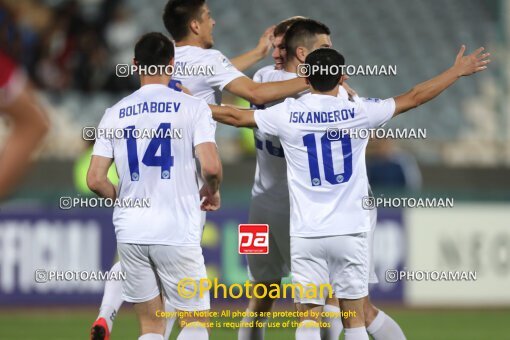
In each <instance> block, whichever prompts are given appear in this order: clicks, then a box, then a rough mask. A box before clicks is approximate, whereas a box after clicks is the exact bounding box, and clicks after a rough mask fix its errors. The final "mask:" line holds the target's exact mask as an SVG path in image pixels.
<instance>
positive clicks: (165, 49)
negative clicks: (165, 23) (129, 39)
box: [135, 32, 175, 66]
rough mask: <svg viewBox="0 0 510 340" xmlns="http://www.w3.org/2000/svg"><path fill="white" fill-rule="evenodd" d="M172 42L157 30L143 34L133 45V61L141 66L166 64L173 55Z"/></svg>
mask: <svg viewBox="0 0 510 340" xmlns="http://www.w3.org/2000/svg"><path fill="white" fill-rule="evenodd" d="M174 53H175V52H174V44H173V43H172V41H171V40H170V39H168V37H167V36H165V35H164V34H161V33H159V32H151V33H147V34H144V35H143V36H142V37H141V38H140V39H139V40H138V42H137V43H136V45H135V63H136V64H137V65H141V66H152V65H168V62H169V61H170V59H172V58H173V57H174Z"/></svg>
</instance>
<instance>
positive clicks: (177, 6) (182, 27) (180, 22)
mask: <svg viewBox="0 0 510 340" xmlns="http://www.w3.org/2000/svg"><path fill="white" fill-rule="evenodd" d="M204 4H205V0H169V1H168V2H167V4H166V6H165V11H164V12H163V23H164V24H165V27H166V29H167V30H168V33H170V34H171V35H172V37H173V38H174V40H175V41H181V40H182V39H184V38H185V37H186V36H187V35H188V33H189V23H190V22H191V21H192V20H195V19H196V20H200V14H201V12H200V9H201V8H202V6H203V5H204Z"/></svg>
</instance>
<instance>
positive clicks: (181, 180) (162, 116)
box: [93, 84, 215, 246]
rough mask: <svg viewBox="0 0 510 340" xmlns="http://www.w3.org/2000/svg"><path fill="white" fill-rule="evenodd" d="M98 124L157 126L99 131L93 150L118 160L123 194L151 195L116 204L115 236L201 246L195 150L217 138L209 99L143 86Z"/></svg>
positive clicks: (106, 126)
mask: <svg viewBox="0 0 510 340" xmlns="http://www.w3.org/2000/svg"><path fill="white" fill-rule="evenodd" d="M99 128H100V129H114V130H118V129H123V130H124V131H127V130H130V129H136V130H138V131H139V132H143V133H148V132H151V131H155V132H152V133H153V134H154V136H149V137H147V138H130V134H128V133H125V135H124V136H123V137H124V138H108V137H110V136H101V135H98V139H97V140H96V143H95V145H94V151H93V154H94V155H97V156H103V157H108V158H113V159H114V162H115V166H116V167H117V172H118V175H119V192H118V197H119V198H120V199H123V198H134V199H144V198H148V199H150V207H148V208H147V207H136V208H133V207H115V209H114V212H113V224H114V226H115V233H116V235H117V241H118V242H120V243H135V244H164V245H179V246H188V245H189V246H199V245H200V240H201V238H202V226H203V221H202V214H201V210H200V197H199V188H198V185H197V180H196V163H195V159H194V155H193V152H194V146H196V145H198V144H201V143H206V142H210V143H215V139H214V134H215V123H214V121H213V120H212V114H211V110H210V109H209V106H208V105H207V103H206V102H205V101H204V100H202V99H198V98H195V97H192V96H189V95H186V94H184V93H182V92H177V91H174V90H172V89H170V88H168V87H167V86H164V85H157V84H151V85H145V86H142V87H141V88H140V89H139V90H137V91H136V92H134V93H133V94H131V95H129V96H127V97H125V98H124V99H122V100H121V101H119V102H118V103H117V104H115V105H114V106H112V107H111V108H109V109H107V110H106V112H105V114H104V116H103V119H102V120H101V123H100V124H99ZM131 134H133V133H131ZM131 137H132V136H131ZM151 137H153V138H151Z"/></svg>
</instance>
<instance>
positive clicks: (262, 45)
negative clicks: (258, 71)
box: [257, 25, 275, 57]
mask: <svg viewBox="0 0 510 340" xmlns="http://www.w3.org/2000/svg"><path fill="white" fill-rule="evenodd" d="M274 28H275V26H274V25H273V26H270V27H268V28H267V29H266V30H265V31H264V33H263V34H262V36H261V37H260V39H259V43H258V45H257V49H258V50H259V51H260V53H261V54H262V55H263V56H264V57H266V56H267V55H268V54H269V51H270V50H271V47H272V46H273V40H274Z"/></svg>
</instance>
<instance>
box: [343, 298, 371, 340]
mask: <svg viewBox="0 0 510 340" xmlns="http://www.w3.org/2000/svg"><path fill="white" fill-rule="evenodd" d="M338 302H339V304H340V309H341V310H342V323H343V325H344V329H345V340H369V338H368V334H367V331H366V328H365V314H364V312H363V302H364V298H361V299H355V300H348V299H338Z"/></svg>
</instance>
